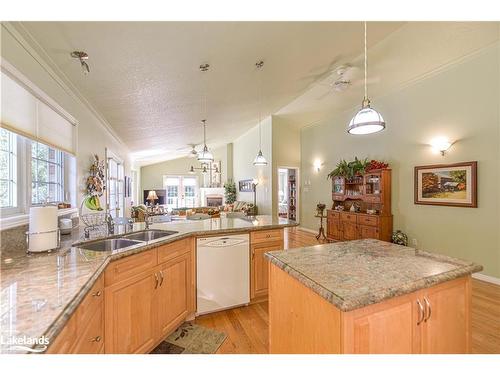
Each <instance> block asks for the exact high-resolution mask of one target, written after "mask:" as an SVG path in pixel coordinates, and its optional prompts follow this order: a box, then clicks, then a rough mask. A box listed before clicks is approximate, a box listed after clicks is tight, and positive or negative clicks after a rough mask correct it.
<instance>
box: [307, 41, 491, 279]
mask: <svg viewBox="0 0 500 375" xmlns="http://www.w3.org/2000/svg"><path fill="white" fill-rule="evenodd" d="M499 58H500V51H499V46H498V43H497V44H495V45H493V46H490V47H487V48H484V49H483V50H481V51H480V52H477V53H475V54H473V55H471V56H469V57H467V58H465V59H462V60H461V61H460V62H458V63H456V64H453V65H451V66H449V67H448V68H447V69H445V70H441V71H440V72H439V73H437V74H435V75H432V76H429V77H427V78H423V79H420V80H418V81H416V82H413V83H412V84H410V85H407V86H406V87H404V88H403V89H400V90H398V91H394V92H392V93H390V94H388V95H386V96H384V97H380V98H374V99H373V101H372V104H373V106H374V108H376V109H377V110H379V111H380V112H381V113H382V114H383V116H384V118H385V120H386V123H387V129H386V130H385V131H384V132H381V133H378V134H373V135H368V136H350V135H348V134H347V133H346V125H347V123H348V122H349V120H350V118H351V117H352V115H353V114H354V113H355V111H356V110H357V109H356V108H352V109H351V110H349V111H345V112H342V113H338V114H336V115H334V116H332V117H330V118H328V119H327V120H325V121H322V122H320V123H318V124H317V125H315V126H311V127H308V128H304V129H302V131H301V171H302V178H301V191H302V194H301V197H302V205H301V208H302V209H301V225H302V226H304V227H307V228H311V229H316V228H317V221H316V220H315V218H314V217H313V215H314V209H315V206H316V204H317V203H318V202H319V201H321V202H324V203H327V204H328V205H329V206H330V205H331V196H330V189H331V185H330V182H329V181H327V180H326V175H327V174H328V172H329V171H330V170H332V169H333V168H334V166H335V164H336V163H337V161H338V160H339V159H340V158H346V159H351V158H354V156H358V157H360V158H365V157H368V158H374V159H379V160H385V161H387V162H389V163H390V165H391V167H392V207H393V208H392V210H393V214H394V229H395V230H396V229H401V230H403V231H404V232H406V233H407V234H408V235H409V237H410V238H411V239H413V238H416V239H417V240H418V247H419V248H421V249H425V250H428V251H432V252H438V253H443V254H447V255H451V256H455V257H459V258H465V259H469V260H473V261H475V262H478V263H480V264H482V265H483V266H484V271H483V272H482V273H484V274H486V275H490V276H493V277H500V236H499V232H500V230H499V229H500V206H499V200H500V199H499V198H500V194H499V190H500V189H499V186H500V151H499V145H500V119H499V116H500V109H499V102H500V95H499V86H500V84H499V83H500V69H499V65H500V64H499ZM439 135H443V136H446V137H448V138H450V139H451V140H455V141H456V144H454V145H453V146H452V147H451V149H450V150H449V152H448V153H447V154H446V156H444V157H442V156H441V155H439V154H438V155H436V154H434V153H433V152H432V150H431V148H430V147H429V146H428V143H429V141H430V139H432V138H433V137H435V136H439ZM315 159H319V160H321V161H322V162H324V166H323V168H322V169H321V170H320V172H319V173H318V172H315V171H314V170H313V167H312V165H313V162H314V160H315ZM471 160H477V161H478V202H479V207H478V208H458V207H441V206H422V205H415V204H414V203H413V188H414V185H413V168H414V166H417V165H428V164H441V163H454V162H461V161H471Z"/></svg>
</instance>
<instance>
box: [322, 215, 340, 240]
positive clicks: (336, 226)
mask: <svg viewBox="0 0 500 375" xmlns="http://www.w3.org/2000/svg"><path fill="white" fill-rule="evenodd" d="M326 234H327V237H328V238H332V239H334V240H341V231H340V220H338V219H332V218H328V223H327V227H326Z"/></svg>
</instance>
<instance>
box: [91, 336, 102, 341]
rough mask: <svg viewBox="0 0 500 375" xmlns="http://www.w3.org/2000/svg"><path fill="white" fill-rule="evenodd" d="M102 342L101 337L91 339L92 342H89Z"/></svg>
mask: <svg viewBox="0 0 500 375" xmlns="http://www.w3.org/2000/svg"><path fill="white" fill-rule="evenodd" d="M101 340H102V337H101V336H96V337H94V338H92V340H90V341H91V342H100V341H101Z"/></svg>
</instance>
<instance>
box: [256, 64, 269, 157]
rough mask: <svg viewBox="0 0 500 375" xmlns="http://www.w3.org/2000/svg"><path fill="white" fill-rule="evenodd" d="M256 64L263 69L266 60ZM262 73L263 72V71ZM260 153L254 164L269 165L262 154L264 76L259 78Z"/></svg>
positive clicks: (259, 68)
mask: <svg viewBox="0 0 500 375" xmlns="http://www.w3.org/2000/svg"><path fill="white" fill-rule="evenodd" d="M255 66H256V67H257V69H258V70H261V69H262V67H263V66H264V61H259V62H257V63H255ZM261 75H262V73H261ZM259 81H260V82H259V86H260V88H259V91H260V92H259V153H258V154H257V156H256V157H255V159H254V161H253V165H255V166H260V165H267V160H266V158H265V157H264V155H262V125H261V119H262V78H260V80H259Z"/></svg>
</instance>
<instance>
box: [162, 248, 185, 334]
mask: <svg viewBox="0 0 500 375" xmlns="http://www.w3.org/2000/svg"><path fill="white" fill-rule="evenodd" d="M190 263H191V254H190V253H189V252H187V253H186V252H185V253H184V254H182V255H180V256H178V257H177V258H174V259H171V260H170V261H168V262H166V263H164V264H163V265H162V266H160V267H159V269H158V273H159V276H160V282H159V285H158V291H157V296H156V298H155V301H156V307H155V310H156V313H157V318H158V320H157V331H158V332H160V336H161V337H163V336H166V335H167V334H168V333H170V332H172V331H173V330H174V329H175V328H177V326H178V325H179V324H181V323H182V322H183V321H184V320H185V319H186V317H187V316H188V314H189V307H190V303H189V299H190V296H191V293H190V291H189V289H190V285H191V266H190Z"/></svg>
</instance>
